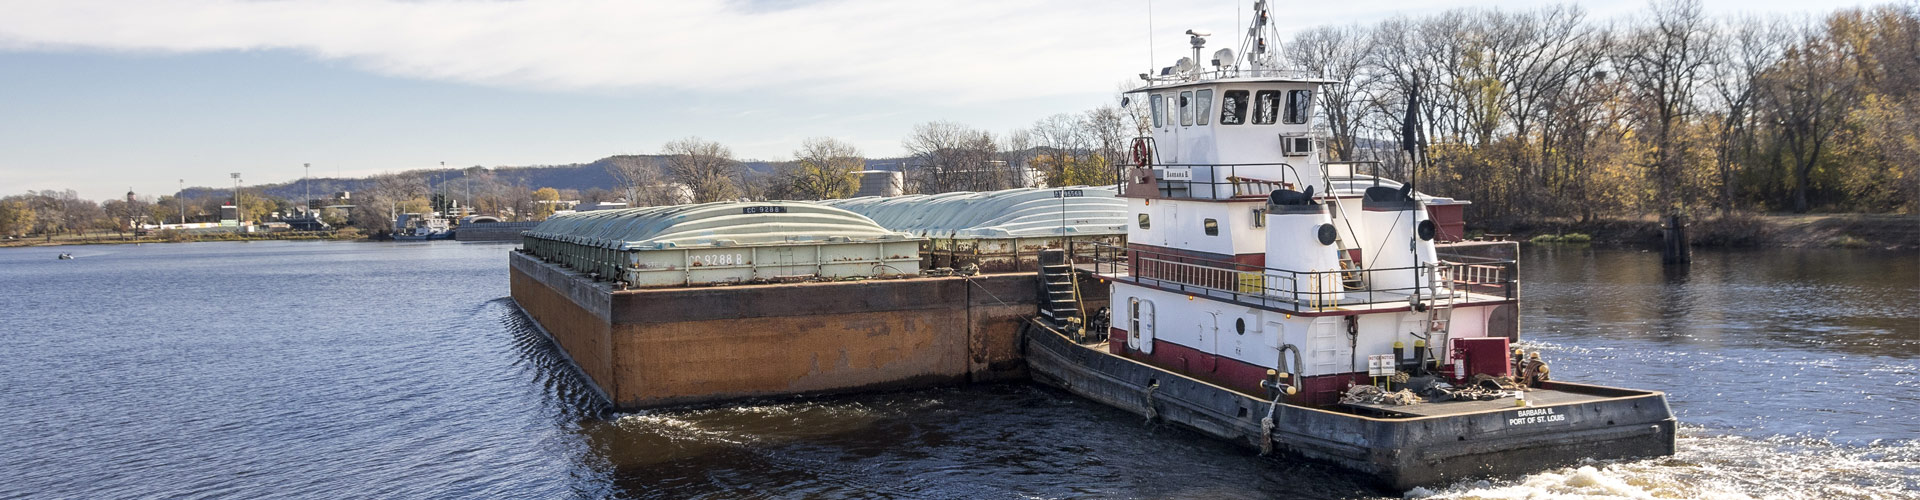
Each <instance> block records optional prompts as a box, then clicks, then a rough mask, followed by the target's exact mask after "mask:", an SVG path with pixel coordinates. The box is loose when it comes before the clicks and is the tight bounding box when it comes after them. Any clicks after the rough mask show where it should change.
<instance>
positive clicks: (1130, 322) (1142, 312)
mask: <svg viewBox="0 0 1920 500" xmlns="http://www.w3.org/2000/svg"><path fill="white" fill-rule="evenodd" d="M1127 327H1128V328H1127V348H1128V349H1132V350H1135V351H1140V352H1144V353H1147V354H1153V302H1151V301H1146V300H1140V298H1138V297H1135V298H1133V299H1131V300H1128V301H1127Z"/></svg>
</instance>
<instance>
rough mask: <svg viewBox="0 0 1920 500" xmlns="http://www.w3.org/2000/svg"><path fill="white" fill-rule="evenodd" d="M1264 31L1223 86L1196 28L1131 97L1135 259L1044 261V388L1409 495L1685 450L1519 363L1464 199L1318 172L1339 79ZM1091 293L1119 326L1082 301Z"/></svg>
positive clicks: (1118, 249)
mask: <svg viewBox="0 0 1920 500" xmlns="http://www.w3.org/2000/svg"><path fill="white" fill-rule="evenodd" d="M1269 15H1270V14H1269V12H1268V10H1267V8H1266V4H1265V2H1258V3H1256V5H1255V10H1254V16H1253V25H1252V26H1251V28H1250V29H1249V30H1248V38H1247V40H1246V42H1245V43H1243V45H1242V47H1243V50H1245V51H1247V53H1246V54H1244V55H1239V56H1236V55H1235V54H1233V51H1232V50H1221V51H1219V52H1217V53H1215V54H1214V56H1213V57H1212V58H1211V61H1212V64H1211V66H1212V68H1205V67H1203V66H1202V65H1201V64H1200V63H1199V61H1200V60H1201V58H1200V53H1201V48H1202V47H1203V46H1204V44H1205V37H1206V36H1207V34H1206V33H1204V32H1195V31H1189V32H1188V33H1189V34H1190V35H1192V39H1191V42H1192V45H1193V56H1192V57H1191V58H1183V59H1182V60H1181V61H1180V62H1179V63H1178V64H1176V65H1175V66H1172V67H1168V68H1165V69H1163V70H1161V71H1160V72H1159V73H1158V75H1156V76H1149V75H1142V76H1143V78H1144V79H1145V80H1146V85H1144V86H1142V87H1140V88H1138V89H1135V90H1133V91H1130V92H1129V93H1128V98H1127V100H1126V101H1125V102H1129V103H1132V105H1134V106H1145V110H1144V112H1143V113H1140V114H1141V115H1143V117H1142V118H1143V120H1146V121H1150V123H1149V124H1148V125H1150V126H1151V134H1149V135H1148V136H1146V137H1141V138H1139V139H1136V140H1135V142H1134V143H1133V146H1132V150H1131V153H1132V154H1131V158H1130V160H1131V161H1130V164H1129V165H1127V166H1125V167H1124V168H1123V179H1122V183H1121V184H1122V187H1121V190H1122V191H1121V195H1120V196H1121V197H1122V198H1125V199H1126V200H1127V203H1128V215H1129V217H1128V218H1129V220H1128V221H1127V235H1126V240H1125V243H1124V245H1123V246H1121V245H1097V246H1098V247H1099V251H1098V252H1096V253H1097V256H1096V257H1094V258H1091V259H1088V258H1080V257H1078V256H1079V255H1083V254H1085V252H1084V251H1082V250H1081V249H1076V250H1075V252H1074V255H1076V258H1068V257H1066V256H1064V255H1062V254H1057V253H1056V254H1052V256H1051V258H1050V260H1043V261H1042V269H1041V272H1040V276H1041V279H1042V285H1041V286H1042V289H1043V290H1042V292H1041V293H1043V294H1045V296H1043V297H1042V298H1041V300H1042V306H1041V309H1042V310H1041V313H1042V314H1041V316H1040V317H1039V318H1036V320H1035V321H1034V322H1032V323H1031V324H1030V325H1028V328H1027V330H1026V335H1025V338H1024V344H1023V347H1024V355H1025V357H1026V359H1027V363H1028V367H1029V370H1030V371H1031V374H1032V376H1033V377H1034V378H1035V379H1037V380H1039V381H1041V382H1043V383H1047V384H1050V385H1054V386H1058V387H1061V388H1064V389H1066V390H1067V391H1070V392H1073V393H1075V394H1078V395H1080V396H1084V397H1087V398H1089V399H1092V400H1095V401H1099V402H1102V403H1105V404H1108V405H1111V406H1114V407H1117V408H1121V409H1124V410H1127V411H1131V412H1134V413H1138V414H1141V415H1144V416H1146V417H1147V418H1149V419H1158V420H1162V421H1166V422H1172V423H1177V424H1181V425H1183V426H1186V427H1189V428H1192V429H1195V430H1197V431H1199V432H1202V433H1204V434H1208V435H1211V436H1215V437H1218V438H1222V439H1227V440H1231V441H1235V442H1240V443H1244V444H1247V445H1249V446H1252V447H1255V448H1258V449H1260V450H1262V451H1263V452H1269V451H1277V452H1282V453H1285V454H1287V455H1290V456H1296V457H1304V458H1308V459H1314V460H1322V461H1326V462H1330V463H1333V464H1336V465H1339V466H1342V467H1345V468H1349V469H1353V470H1357V471H1361V472H1364V473H1367V474H1370V475H1372V476H1374V477H1377V478H1379V480H1380V482H1381V483H1382V484H1383V485H1385V486H1387V487H1391V488H1395V489H1401V490H1404V489H1407V488H1411V487H1414V486H1419V485H1434V484H1438V483H1442V482H1446V481H1452V480H1457V479H1461V478H1467V477H1475V476H1487V475H1506V474H1522V473H1529V472H1536V471H1539V470H1541V469H1543V468H1545V467H1549V466H1553V465H1557V464H1566V463H1571V462H1576V461H1579V460H1582V459H1619V458H1630V457H1649V456H1664V455H1671V454H1673V452H1674V446H1675V441H1674V428H1675V420H1674V418H1673V414H1672V412H1671V410H1670V409H1669V408H1668V406H1667V403H1666V399H1665V395H1664V394H1662V393H1660V392H1657V391H1645V390H1633V389H1622V388H1614V387H1604V386H1597V385H1586V384H1575V383H1567V382H1558V381H1553V380H1551V377H1549V376H1548V368H1547V367H1546V365H1545V364H1544V363H1542V362H1540V361H1539V360H1537V359H1527V357H1525V356H1524V355H1521V353H1519V352H1518V351H1513V350H1511V349H1512V347H1513V346H1512V344H1511V343H1512V342H1513V341H1517V340H1518V338H1519V317H1518V311H1519V308H1518V302H1519V295H1518V292H1519V290H1518V279H1517V278H1518V276H1517V275H1518V272H1519V270H1518V268H1517V266H1516V263H1515V261H1514V253H1516V252H1514V250H1513V249H1514V248H1515V247H1514V246H1512V244H1511V243H1507V244H1503V245H1470V244H1468V245H1437V244H1436V241H1435V239H1436V237H1437V236H1440V235H1442V234H1444V233H1443V231H1446V229H1447V228H1443V226H1442V225H1443V224H1446V223H1448V222H1453V221H1436V220H1434V214H1438V213H1445V211H1443V210H1440V209H1439V208H1440V207H1447V208H1449V209H1451V210H1453V212H1452V213H1458V212H1457V210H1458V205H1459V204H1460V202H1455V201H1453V200H1448V199H1445V198H1437V197H1433V196H1428V195H1425V194H1421V193H1418V192H1416V191H1415V190H1414V186H1413V182H1408V183H1405V184H1403V183H1401V182H1398V181H1394V180H1392V179H1388V178H1386V177H1385V176H1384V175H1383V170H1384V168H1382V165H1381V164H1380V163H1377V162H1331V161H1326V160H1325V159H1324V158H1322V154H1321V143H1320V142H1319V141H1318V140H1316V139H1315V138H1314V137H1313V136H1312V135H1311V132H1312V130H1313V123H1312V122H1313V119H1314V118H1315V113H1314V111H1313V106H1314V102H1315V101H1314V99H1315V97H1316V95H1317V94H1318V93H1319V92H1320V91H1321V90H1322V88H1323V87H1324V86H1325V85H1327V84H1331V83H1336V82H1335V81H1332V80H1324V79H1319V78H1314V77H1311V76H1308V75H1303V74H1299V73H1296V72H1293V71H1287V70H1282V69H1279V68H1280V67H1281V65H1280V64H1279V62H1278V60H1277V55H1275V54H1274V53H1273V51H1272V50H1269V49H1268V48H1267V47H1266V43H1267V42H1266V40H1269V39H1277V38H1278V34H1277V33H1276V32H1274V29H1273V27H1272V25H1271V23H1270V20H1269ZM1409 107H1410V108H1411V107H1412V105H1411V104H1410V105H1409ZM1410 114H1412V113H1410ZM1409 128H1412V125H1410V126H1409ZM1404 141H1405V142H1406V143H1407V144H1409V145H1411V144H1414V142H1415V141H1414V139H1413V138H1412V137H1408V138H1406V139H1405V140H1404ZM1407 154H1408V155H1409V156H1410V158H1409V159H1410V160H1417V159H1418V158H1419V157H1418V156H1417V155H1418V150H1417V148H1408V153H1407ZM1408 163H1409V164H1417V161H1409V162H1408ZM1416 180H1417V178H1416ZM1449 226H1450V227H1452V228H1457V227H1458V226H1457V225H1452V224H1449ZM1457 231H1458V230H1457V229H1454V233H1455V234H1454V236H1455V238H1454V239H1457ZM1087 275H1092V276H1095V277H1097V278H1098V279H1099V280H1100V281H1101V282H1103V283H1106V284H1107V286H1109V287H1110V289H1109V293H1108V299H1109V301H1110V302H1109V303H1110V304H1111V308H1110V310H1111V312H1110V313H1107V312H1104V311H1096V312H1094V313H1091V314H1089V313H1087V312H1084V311H1082V310H1081V309H1082V308H1081V307H1079V306H1077V304H1078V302H1079V301H1078V297H1079V295H1080V293H1079V291H1078V290H1077V289H1075V288H1074V287H1073V285H1072V284H1073V283H1075V282H1078V281H1079V279H1080V278H1081V277H1085V276H1087Z"/></svg>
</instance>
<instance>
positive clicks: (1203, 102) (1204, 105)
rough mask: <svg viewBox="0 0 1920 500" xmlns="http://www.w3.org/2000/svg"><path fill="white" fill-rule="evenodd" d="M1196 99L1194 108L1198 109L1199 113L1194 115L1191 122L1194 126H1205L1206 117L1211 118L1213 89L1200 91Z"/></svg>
mask: <svg viewBox="0 0 1920 500" xmlns="http://www.w3.org/2000/svg"><path fill="white" fill-rule="evenodd" d="M1198 99H1199V100H1198V101H1196V102H1195V103H1194V107H1195V108H1199V111H1197V112H1195V113H1194V120H1193V121H1194V123H1195V124H1199V125H1206V124H1207V117H1209V116H1213V89H1207V90H1202V91H1200V93H1199V95H1198Z"/></svg>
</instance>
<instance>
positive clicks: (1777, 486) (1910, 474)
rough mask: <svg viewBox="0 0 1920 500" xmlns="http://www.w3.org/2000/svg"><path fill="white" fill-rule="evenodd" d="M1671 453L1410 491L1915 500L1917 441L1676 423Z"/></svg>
mask: <svg viewBox="0 0 1920 500" xmlns="http://www.w3.org/2000/svg"><path fill="white" fill-rule="evenodd" d="M1679 445H1680V446H1679V448H1680V450H1679V453H1678V454H1676V455H1674V456H1672V457H1665V458H1657V459H1649V460H1639V461H1623V462H1591V463H1586V464H1581V465H1578V466H1574V467H1566V468H1560V469H1555V470H1551V471H1546V472H1540V473H1536V474H1531V475H1527V476H1524V477H1519V478H1514V479H1507V480H1500V481H1487V480H1480V481H1465V482H1461V483H1456V484H1454V485H1451V486H1448V487H1446V488H1441V489H1428V488H1414V489H1413V490H1412V491H1408V492H1407V493H1406V495H1405V497H1406V498H1421V499H1462V500H1464V499H1486V500H1494V499H1520V498H1529V499H1532V498H1556V499H1559V498H1565V499H1643V498H1646V499H1651V498H1708V499H1775V498H1780V499H1787V498H1833V499H1876V500H1880V499H1920V440H1913V439H1903V440H1878V441H1874V442H1872V443H1867V444H1864V445H1849V444H1837V443H1833V442H1830V441H1828V440H1826V439H1819V438H1806V437H1792V436H1776V437H1772V438H1766V439H1754V438H1747V437H1741V436H1735V435H1728V434H1719V433H1714V432H1711V431H1709V430H1707V429H1705V428H1701V427H1696V426H1684V425H1683V426H1681V428H1680V434H1679Z"/></svg>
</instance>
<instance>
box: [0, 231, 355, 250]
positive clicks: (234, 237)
mask: <svg viewBox="0 0 1920 500" xmlns="http://www.w3.org/2000/svg"><path fill="white" fill-rule="evenodd" d="M367 240H368V238H365V237H363V236H361V235H360V234H358V233H353V234H341V233H335V232H325V233H318V232H300V233H259V234H240V233H221V234H206V235H186V236H184V237H181V236H174V237H162V236H158V235H151V234H150V235H147V236H140V237H136V236H133V235H132V234H114V233H105V234H78V235H74V234H68V235H58V236H54V237H53V238H52V239H48V238H47V237H45V236H40V237H32V238H19V239H13V240H0V248H15V247H57V246H74V245H127V244H145V243H195V242H202V241H367Z"/></svg>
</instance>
